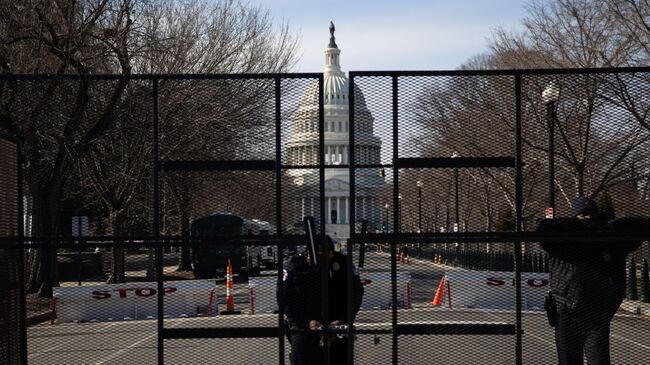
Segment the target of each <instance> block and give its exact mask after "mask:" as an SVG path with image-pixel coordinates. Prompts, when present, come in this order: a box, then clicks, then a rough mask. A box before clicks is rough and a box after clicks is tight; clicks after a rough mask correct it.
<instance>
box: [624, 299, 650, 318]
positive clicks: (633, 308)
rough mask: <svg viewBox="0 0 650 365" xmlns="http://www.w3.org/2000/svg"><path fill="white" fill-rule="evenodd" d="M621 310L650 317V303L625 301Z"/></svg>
mask: <svg viewBox="0 0 650 365" xmlns="http://www.w3.org/2000/svg"><path fill="white" fill-rule="evenodd" d="M619 309H622V310H624V311H626V312H630V313H632V314H636V315H641V316H650V303H643V302H642V301H639V300H629V299H624V300H623V303H621V306H620V307H619Z"/></svg>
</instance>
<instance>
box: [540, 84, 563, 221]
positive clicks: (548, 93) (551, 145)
mask: <svg viewBox="0 0 650 365" xmlns="http://www.w3.org/2000/svg"><path fill="white" fill-rule="evenodd" d="M559 98H560V89H559V88H558V86H557V84H556V83H555V81H551V82H549V83H548V85H546V88H545V89H544V91H542V102H543V103H544V104H545V105H546V123H547V124H548V209H547V211H546V214H545V216H546V218H554V217H555V123H556V119H557V114H556V104H557V101H558V100H559Z"/></svg>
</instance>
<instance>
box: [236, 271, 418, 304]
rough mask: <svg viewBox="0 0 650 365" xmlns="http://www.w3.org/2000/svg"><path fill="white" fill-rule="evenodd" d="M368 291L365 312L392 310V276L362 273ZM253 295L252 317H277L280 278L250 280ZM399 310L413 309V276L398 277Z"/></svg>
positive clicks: (365, 298) (364, 295)
mask: <svg viewBox="0 0 650 365" xmlns="http://www.w3.org/2000/svg"><path fill="white" fill-rule="evenodd" d="M360 278H361V282H362V284H363V287H364V294H363V300H362V302H361V309H367V310H370V309H388V308H390V307H391V284H390V283H391V280H390V272H372V273H365V272H361V273H360ZM248 287H249V291H250V294H249V295H250V313H251V314H261V313H274V312H277V310H278V304H277V299H276V288H277V278H276V277H275V276H272V277H268V276H267V277H253V278H250V279H249V280H248ZM397 305H398V308H410V307H411V276H410V275H409V274H408V273H404V272H398V273H397Z"/></svg>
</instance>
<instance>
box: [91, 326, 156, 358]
mask: <svg viewBox="0 0 650 365" xmlns="http://www.w3.org/2000/svg"><path fill="white" fill-rule="evenodd" d="M156 336H158V334H157V333H154V334H153V335H150V336H147V337H145V338H143V339H141V340H140V341H137V342H134V343H133V344H131V345H130V346H128V347H126V348H123V349H121V350H120V351H117V352H115V353H114V354H111V355H109V356H107V357H105V358H103V359H101V360H99V361H97V362H96V363H95V365H101V364H104V363H106V362H107V361H109V360H112V359H114V358H116V357H118V356H120V355H122V354H123V353H125V352H127V351H129V350H130V349H132V348H134V347H136V346H138V345H139V344H141V343H143V342H145V341H147V340H149V339H150V338H152V337H156Z"/></svg>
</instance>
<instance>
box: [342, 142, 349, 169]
mask: <svg viewBox="0 0 650 365" xmlns="http://www.w3.org/2000/svg"><path fill="white" fill-rule="evenodd" d="M348 161H349V156H348V146H347V145H346V146H343V164H344V165H347V164H349V162H348Z"/></svg>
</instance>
